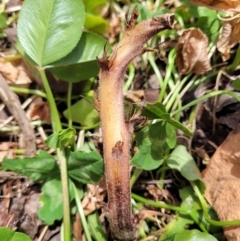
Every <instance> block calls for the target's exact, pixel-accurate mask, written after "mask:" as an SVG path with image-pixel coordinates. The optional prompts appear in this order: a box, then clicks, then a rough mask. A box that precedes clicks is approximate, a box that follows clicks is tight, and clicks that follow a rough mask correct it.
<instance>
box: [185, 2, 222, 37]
mask: <svg viewBox="0 0 240 241" xmlns="http://www.w3.org/2000/svg"><path fill="white" fill-rule="evenodd" d="M182 2H183V3H184V4H185V5H186V6H187V8H186V7H185V9H187V14H190V16H191V17H194V18H195V21H194V22H192V21H191V22H190V21H189V24H188V26H187V27H195V28H200V29H201V30H202V31H203V32H204V33H205V34H206V35H207V36H208V37H209V38H210V40H211V41H215V40H216V39H217V37H218V34H216V33H218V32H219V28H220V26H221V21H220V20H219V19H218V17H217V12H216V11H215V10H212V9H209V8H207V7H202V6H199V7H196V5H195V4H192V3H191V2H189V0H182ZM182 14H183V16H182V17H183V18H184V17H185V15H186V14H185V13H184V12H182Z"/></svg>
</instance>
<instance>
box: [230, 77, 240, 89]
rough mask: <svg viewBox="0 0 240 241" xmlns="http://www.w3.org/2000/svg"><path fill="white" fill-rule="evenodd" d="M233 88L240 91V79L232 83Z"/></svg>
mask: <svg viewBox="0 0 240 241" xmlns="http://www.w3.org/2000/svg"><path fill="white" fill-rule="evenodd" d="M232 87H233V88H235V89H236V90H240V79H235V80H234V81H233V82H232Z"/></svg>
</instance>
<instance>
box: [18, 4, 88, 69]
mask: <svg viewBox="0 0 240 241" xmlns="http://www.w3.org/2000/svg"><path fill="white" fill-rule="evenodd" d="M84 21H85V11H84V5H83V2H82V0H68V1H65V0H41V1H36V0H26V1H24V4H23V6H22V9H21V11H20V16H19V20H18V37H19V40H20V42H21V44H22V46H23V48H24V50H25V51H26V53H27V54H28V55H29V56H30V57H31V58H32V59H33V60H34V61H35V62H36V63H37V64H38V65H39V66H45V65H47V64H50V63H52V62H54V61H57V60H59V59H61V58H63V57H64V56H66V55H67V54H68V53H70V52H71V51H72V50H73V48H74V47H75V46H76V45H77V43H78V41H79V39H80V37H81V34H82V29H83V25H84Z"/></svg>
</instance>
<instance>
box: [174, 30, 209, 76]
mask: <svg viewBox="0 0 240 241" xmlns="http://www.w3.org/2000/svg"><path fill="white" fill-rule="evenodd" d="M207 46H208V38H207V36H206V35H205V34H204V33H203V32H202V31H201V30H200V29H197V28H191V29H188V30H185V31H184V32H183V34H182V35H181V36H180V37H179V39H178V47H177V58H176V63H177V66H178V70H179V72H180V73H181V74H186V73H189V72H190V71H192V72H194V73H195V74H204V73H206V72H207V71H209V70H211V69H212V68H211V65H210V62H209V59H208V55H207Z"/></svg>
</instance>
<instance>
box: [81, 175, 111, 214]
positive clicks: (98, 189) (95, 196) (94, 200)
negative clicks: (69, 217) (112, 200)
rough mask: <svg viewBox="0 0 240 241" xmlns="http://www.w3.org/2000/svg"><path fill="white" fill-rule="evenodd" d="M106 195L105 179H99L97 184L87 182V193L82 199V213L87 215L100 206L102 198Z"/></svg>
mask: <svg viewBox="0 0 240 241" xmlns="http://www.w3.org/2000/svg"><path fill="white" fill-rule="evenodd" d="M105 196H106V182H105V179H104V178H103V179H101V180H100V182H99V184H98V185H97V186H96V185H93V184H88V193H87V195H86V196H85V197H84V198H83V200H82V207H83V209H84V214H85V215H89V214H91V213H93V212H94V211H95V210H97V209H99V208H101V207H102V204H103V200H104V198H105Z"/></svg>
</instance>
